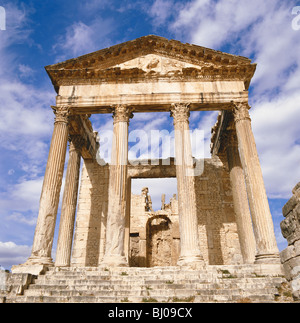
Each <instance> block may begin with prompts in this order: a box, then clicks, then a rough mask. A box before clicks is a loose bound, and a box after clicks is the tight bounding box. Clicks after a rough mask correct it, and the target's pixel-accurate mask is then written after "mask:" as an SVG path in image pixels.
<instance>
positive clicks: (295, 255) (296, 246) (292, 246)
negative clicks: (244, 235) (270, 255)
mask: <svg viewBox="0 0 300 323" xmlns="http://www.w3.org/2000/svg"><path fill="white" fill-rule="evenodd" d="M292 192H293V196H292V197H291V198H290V200H289V201H288V202H287V203H286V204H285V205H284V207H283V208H282V213H283V216H284V217H285V219H284V220H283V221H282V222H281V223H280V227H281V232H282V235H283V236H284V238H286V239H287V242H288V247H287V248H286V249H284V250H283V251H282V252H281V253H280V257H281V262H282V264H283V267H284V271H285V276H286V278H287V279H288V281H290V282H291V286H292V291H293V296H294V297H295V298H296V299H300V182H299V183H298V184H297V185H296V186H295V187H294V189H293V191H292Z"/></svg>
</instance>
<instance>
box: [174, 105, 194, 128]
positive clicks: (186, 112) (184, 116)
mask: <svg viewBox="0 0 300 323" xmlns="http://www.w3.org/2000/svg"><path fill="white" fill-rule="evenodd" d="M189 105H190V104H189V103H172V105H171V117H173V118H174V124H175V123H177V122H189V117H190V109H189Z"/></svg>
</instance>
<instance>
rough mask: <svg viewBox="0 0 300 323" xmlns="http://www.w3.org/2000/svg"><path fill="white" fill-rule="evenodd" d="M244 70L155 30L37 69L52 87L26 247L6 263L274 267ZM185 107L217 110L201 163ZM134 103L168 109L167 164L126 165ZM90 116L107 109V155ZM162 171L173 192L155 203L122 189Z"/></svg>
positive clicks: (248, 74) (242, 63)
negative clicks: (170, 139)
mask: <svg viewBox="0 0 300 323" xmlns="http://www.w3.org/2000/svg"><path fill="white" fill-rule="evenodd" d="M255 69H256V65H255V64H253V63H251V60H250V59H248V58H245V57H241V56H235V55H231V54H226V53H223V52H219V51H215V50H212V49H208V48H204V47H200V46H196V45H190V44H183V43H180V42H178V41H175V40H167V39H165V38H162V37H158V36H145V37H141V38H139V39H136V40H133V41H129V42H126V43H123V44H119V45H116V46H112V47H110V48H107V49H103V50H100V51H97V52H94V53H91V54H87V55H84V56H81V57H78V58H75V59H71V60H67V61H65V62H62V63H57V64H54V65H50V66H47V67H46V71H47V73H48V75H49V77H50V79H51V81H52V83H53V86H54V88H55V90H56V92H57V96H56V105H55V106H53V107H52V109H53V112H54V114H55V119H54V129H53V135H52V140H51V146H50V151H49V157H48V162H47V167H46V172H45V177H44V183H43V188H42V192H41V199H40V209H39V215H38V220H37V225H36V230H35V235H34V241H33V247H32V253H31V256H30V257H29V259H28V260H27V261H26V262H25V263H24V264H22V265H19V266H15V267H14V268H13V271H15V272H18V271H19V272H27V271H28V272H36V271H39V268H43V267H47V266H48V267H49V266H56V267H85V266H95V267H97V266H99V267H104V268H107V267H120V266H121V267H128V266H134V267H152V266H175V265H176V266H182V267H185V266H186V267H189V268H203V267H204V266H208V265H227V264H270V265H272V268H274V266H275V267H276V266H277V267H278V272H281V269H280V268H281V267H280V266H281V265H280V258H279V251H278V247H277V243H276V239H275V234H274V227H273V222H272V216H271V213H270V208H269V204H268V199H267V195H266V191H265V186H264V182H263V176H262V171H261V167H260V162H259V158H258V154H257V150H256V145H255V139H254V136H253V132H252V128H251V119H250V115H249V109H250V106H249V104H248V90H249V86H250V82H251V79H252V77H253V75H254V72H255ZM193 111H219V115H218V119H217V121H216V124H215V126H214V127H213V129H212V139H211V140H212V143H211V153H212V155H211V158H208V159H205V160H204V161H202V163H203V170H202V171H201V172H199V171H198V170H197V169H196V168H197V167H196V166H197V165H199V163H197V162H196V160H195V159H194V158H193V156H192V148H191V140H190V134H189V118H190V113H191V112H193ZM142 112H169V113H170V118H172V120H173V125H174V130H175V161H174V159H170V162H169V163H168V164H167V163H164V161H163V160H158V161H157V162H155V163H151V162H149V163H148V164H146V163H143V164H140V163H129V162H128V127H129V123H130V120H131V119H132V118H134V116H135V115H136V114H138V113H142ZM91 114H111V116H112V117H113V134H114V135H113V142H112V155H111V162H110V163H109V164H106V163H99V158H97V151H98V150H99V140H98V137H99V136H100V137H101V129H100V131H99V133H95V132H94V130H93V127H92V124H91V121H90V120H89V117H90V116H91ZM68 142H69V149H67V147H68ZM67 150H68V154H69V159H68V166H67V171H66V180H65V188H64V193H63V200H62V209H61V215H60V224H59V234H58V241H57V251H56V256H55V261H53V256H52V245H53V238H54V230H55V225H56V218H57V210H58V204H59V196H60V190H61V184H62V179H63V172H64V164H65V159H66V153H67ZM81 159H82V160H83V167H82V171H81V182H80V183H79V178H80V162H81ZM170 177H174V178H176V179H177V195H176V197H173V199H171V201H170V203H169V205H168V206H166V204H165V203H163V205H162V208H161V210H156V211H153V209H152V206H151V198H150V195H149V192H147V189H146V188H145V190H143V192H141V195H132V194H131V181H132V179H135V178H170ZM78 192H79V193H78Z"/></svg>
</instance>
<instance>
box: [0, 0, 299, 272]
mask: <svg viewBox="0 0 300 323" xmlns="http://www.w3.org/2000/svg"><path fill="white" fill-rule="evenodd" d="M297 5H298V6H300V2H298V3H297V1H289V0H285V1H284V2H282V1H279V0H266V1H261V0H253V1H251V2H250V1H244V0H191V1H182V0H181V1H176V0H151V1H124V0H123V1H114V0H102V1H96V0H92V1H88V2H87V1H86V2H85V1H77V0H72V1H70V0H65V1H55V0H51V1H47V0H44V1H37V0H31V1H26V2H24V1H13V0H12V1H0V6H2V7H4V8H5V11H6V30H0V58H1V59H0V110H1V119H0V146H1V154H0V221H1V226H0V264H1V265H2V266H4V267H5V268H9V267H10V266H11V265H12V264H18V263H22V262H23V261H24V260H25V259H26V258H27V257H28V256H29V254H30V250H31V244H32V240H33V234H34V229H35V223H36V219H37V214H38V204H39V197H40V191H41V185H42V180H43V175H44V170H45V165H46V161H47V156H48V150H49V142H50V139H51V135H52V129H53V113H52V110H51V108H50V105H54V104H55V92H54V90H53V88H52V85H51V82H50V80H49V78H48V76H47V74H46V72H45V70H44V66H46V65H50V64H53V63H56V62H59V61H62V60H65V59H68V58H73V57H77V56H79V55H82V54H86V53H89V52H92V51H95V50H99V49H102V48H105V47H108V46H111V45H115V44H117V43H121V42H124V41H128V40H132V39H135V38H138V37H141V36H144V35H148V34H156V35H159V36H162V37H166V38H168V39H177V40H179V41H182V42H188V43H193V44H197V45H200V46H205V47H209V48H213V49H216V50H221V51H224V52H228V53H232V54H236V55H242V56H247V57H249V58H251V59H253V62H255V63H257V64H258V66H257V71H256V74H255V76H254V78H253V81H252V83H251V89H250V105H251V106H252V109H251V110H250V114H251V118H252V125H253V131H254V135H255V138H256V143H257V149H258V152H259V156H260V161H261V165H262V170H263V175H264V179H265V185H266V190H267V194H268V198H269V201H270V208H271V212H272V216H273V220H274V226H275V234H276V238H277V241H278V244H279V248H280V249H283V248H284V247H285V246H286V242H285V240H284V239H283V238H282V236H281V234H280V227H279V223H280V222H281V221H282V220H283V218H282V213H281V208H282V206H283V205H284V204H285V202H286V201H287V200H288V199H289V198H290V197H291V190H292V188H293V187H294V186H295V185H296V183H297V182H298V181H299V180H300V130H299V124H300V91H299V87H300V85H299V84H300V30H294V29H293V28H292V21H293V19H294V18H295V15H292V9H293V8H294V7H295V6H297ZM92 121H93V125H94V128H95V129H96V130H99V128H100V127H101V129H111V127H112V119H111V116H107V117H103V118H100V117H99V116H93V117H92ZM215 121H216V113H198V114H194V115H192V116H191V128H192V129H195V128H199V129H202V130H204V139H205V144H206V146H205V147H206V148H205V154H206V155H207V154H208V150H209V149H208V144H209V140H210V128H211V126H212V125H213V124H214V123H215ZM146 122H147V127H148V129H171V127H172V123H171V120H170V118H169V116H168V115H167V114H165V115H161V116H160V118H157V116H149V115H148V116H147V115H144V116H143V115H140V116H139V117H136V118H135V119H134V120H133V121H132V122H131V124H130V127H131V128H130V129H134V127H139V126H141V125H144V124H145V123H146ZM207 157H208V156H207ZM148 183H149V182H148ZM144 184H145V183H140V184H139V183H135V186H134V190H135V192H136V193H138V192H139V190H140V186H144ZM149 185H150V184H149ZM149 187H150V193H151V195H152V196H153V200H154V201H155V203H156V205H158V206H157V208H158V207H159V205H160V201H159V199H160V195H161V193H163V192H164V191H167V192H170V196H172V194H173V193H176V183H174V182H172V183H171V184H168V183H166V182H159V181H156V182H155V183H154V184H151V186H149ZM58 220H59V214H58ZM54 251H55V244H54ZM53 256H55V252H54V254H53Z"/></svg>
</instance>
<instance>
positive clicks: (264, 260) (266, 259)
mask: <svg viewBox="0 0 300 323" xmlns="http://www.w3.org/2000/svg"><path fill="white" fill-rule="evenodd" d="M254 264H281V261H280V257H279V254H277V253H273V254H259V255H256V256H255V261H254Z"/></svg>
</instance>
